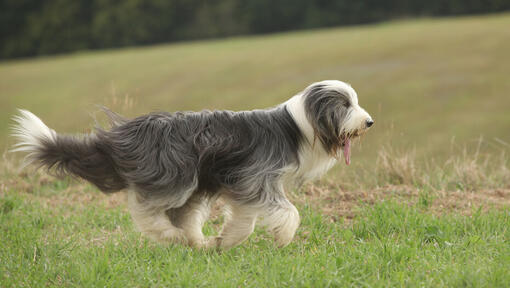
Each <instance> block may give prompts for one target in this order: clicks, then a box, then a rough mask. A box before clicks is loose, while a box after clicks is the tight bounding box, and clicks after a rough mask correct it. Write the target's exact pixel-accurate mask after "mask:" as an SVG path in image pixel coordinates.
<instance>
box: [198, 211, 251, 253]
mask: <svg viewBox="0 0 510 288" xmlns="http://www.w3.org/2000/svg"><path fill="white" fill-rule="evenodd" d="M258 214H259V210H258V209H254V208H252V207H250V206H246V205H237V204H230V205H229V209H228V213H226V220H225V224H224V225H223V228H222V229H221V232H220V235H219V236H217V237H212V238H211V239H210V240H209V242H208V245H207V246H208V247H220V248H227V249H228V248H231V247H234V246H236V245H238V244H240V243H241V242H243V241H244V240H246V239H247V238H248V237H249V236H250V234H251V233H252V232H253V230H254V229H255V222H256V220H257V216H258Z"/></svg>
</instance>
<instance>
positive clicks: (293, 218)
mask: <svg viewBox="0 0 510 288" xmlns="http://www.w3.org/2000/svg"><path fill="white" fill-rule="evenodd" d="M262 224H263V225H265V226H267V228H268V230H269V231H270V232H271V233H272V234H273V235H274V237H275V241H276V244H277V245H278V246H279V247H284V246H287V245H288V244H289V243H290V242H291V241H292V238H294V234H295V233H296V230H297V228H298V227H299V212H298V210H297V209H296V207H295V206H294V205H292V203H290V202H289V201H288V200H287V199H285V200H284V201H281V202H279V203H271V204H269V205H268V206H267V207H266V209H265V213H264V215H263V219H262Z"/></svg>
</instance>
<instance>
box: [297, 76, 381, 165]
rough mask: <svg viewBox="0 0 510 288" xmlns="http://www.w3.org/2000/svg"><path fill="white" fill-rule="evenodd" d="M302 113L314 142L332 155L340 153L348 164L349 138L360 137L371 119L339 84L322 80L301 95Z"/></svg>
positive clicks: (348, 88) (346, 87) (350, 91)
mask: <svg viewBox="0 0 510 288" xmlns="http://www.w3.org/2000/svg"><path fill="white" fill-rule="evenodd" d="M301 96H302V97H303V105H304V110H305V111H304V112H305V114H306V117H307V119H308V122H309V123H310V125H311V126H312V129H313V134H314V141H315V139H318V140H319V141H320V142H321V143H322V145H323V146H324V149H325V150H326V151H327V152H328V153H330V154H331V155H333V156H335V157H336V156H337V155H338V152H339V150H340V149H342V150H343V153H344V158H345V163H346V164H347V165H349V164H350V150H351V139H353V138H355V137H359V136H360V135H362V134H364V133H365V132H366V131H367V130H368V129H369V128H370V127H371V126H372V125H373V124H374V120H373V119H372V117H370V115H369V114H368V113H367V112H366V111H365V110H364V109H363V108H361V107H360V106H359V105H358V95H357V94H356V91H354V89H353V88H352V87H351V86H350V85H349V84H346V83H344V82H341V81H336V80H326V81H321V82H316V83H314V84H312V85H310V86H308V87H307V88H306V89H305V90H304V91H303V92H302V94H301Z"/></svg>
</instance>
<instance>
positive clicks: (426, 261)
mask: <svg viewBox="0 0 510 288" xmlns="http://www.w3.org/2000/svg"><path fill="white" fill-rule="evenodd" d="M508 27H510V14H498V15H490V16H472V17H462V18H443V19H417V20H404V21H395V22H385V23H380V24H376V25H367V26H354V27H346V28H334V29H322V30H311V31H301V32H291V33H284V34H274V35H266V36H256V37H236V38H228V39H222V40H214V41H197V42H189V43H179V44H172V45H158V46H151V47H143V48H129V49H121V50H107V51H96V52H80V53H74V54H71V55H63V56H56V57H45V58H37V59H27V60H16V61H7V62H2V63H0V139H2V140H1V142H0V149H2V150H3V151H6V150H7V149H8V147H9V145H11V144H13V139H11V138H9V137H8V136H7V135H8V131H9V125H10V124H11V123H12V122H11V121H10V118H11V117H12V115H13V114H14V113H16V108H24V109H28V110H31V111H32V112H34V113H35V114H37V115H38V116H40V117H41V119H43V120H44V121H45V122H46V123H47V124H48V125H49V126H50V127H52V128H54V129H55V130H57V131H58V132H63V133H86V132H90V131H91V130H92V129H93V126H94V119H97V121H98V122H100V123H101V122H102V121H103V120H104V119H103V118H102V117H101V115H100V113H98V112H97V111H98V109H97V107H96V106H95V105H97V104H101V105H105V106H108V107H111V108H112V109H113V110H115V111H118V112H120V113H121V114H124V115H126V116H128V117H131V116H135V115H138V114H140V113H146V112H149V111H154V110H166V111H175V110H202V109H231V110H245V109H255V108H264V107H268V106H273V105H276V104H278V103H281V102H283V101H285V100H286V99H288V98H290V97H291V96H292V95H293V94H295V93H297V92H299V91H300V90H301V89H303V88H304V87H305V86H307V85H308V84H310V83H311V82H314V81H319V80H323V79H339V80H343V81H346V82H349V83H351V84H352V86H353V87H354V88H355V89H356V90H357V91H358V95H359V99H360V104H361V105H362V106H363V107H364V108H365V109H366V110H367V111H369V112H370V113H371V115H372V116H373V118H374V119H375V121H376V123H375V125H374V127H373V129H371V131H370V132H369V133H368V134H367V135H365V136H364V137H363V139H361V141H360V142H359V143H356V145H355V147H354V150H353V155H352V162H353V164H351V166H345V165H344V164H343V163H339V165H337V167H335V168H334V169H333V170H332V171H331V172H330V173H328V175H326V176H325V177H324V178H323V179H321V180H319V181H316V182H313V183H309V184H307V185H305V186H304V187H302V188H300V189H292V190H289V194H290V197H291V198H292V199H294V202H295V203H296V204H297V206H298V208H299V210H300V213H301V217H302V223H301V227H300V228H299V229H298V233H297V236H296V238H295V240H294V241H293V242H292V243H291V244H290V245H289V246H288V247H286V248H283V249H277V248H275V247H274V245H273V243H272V241H271V239H269V237H268V236H267V235H266V234H265V233H264V232H263V231H262V230H257V232H256V233H255V234H254V235H252V236H251V237H250V238H249V240H248V241H247V242H246V243H245V244H243V245H241V246H239V247H236V248H234V249H231V250H228V251H222V252H221V251H212V250H211V251H209V250H193V249H190V248H186V247H180V246H171V245H161V244H157V243H153V242H151V241H149V240H147V239H144V238H143V237H141V235H140V234H139V233H137V232H136V231H135V230H134V227H133V224H132V223H131V220H130V217H129V214H128V213H127V210H126V205H125V199H124V195H123V194H122V193H119V194H115V195H113V196H104V195H102V194H101V193H100V192H99V191H98V190H97V189H95V188H94V187H92V186H90V185H88V184H86V183H83V182H81V181H77V180H74V179H57V178H54V177H52V176H49V175H47V174H46V173H45V172H44V171H37V172H36V171H34V170H33V169H32V168H28V169H25V170H23V171H20V170H19V166H20V165H19V155H12V154H9V153H4V157H3V158H2V164H1V165H0V286H1V287H39V286H66V287H68V286H79V287H97V286H108V287H121V286H129V287H168V286H173V287H195V286H204V287H234V286H237V287H239V286H249V287H264V286H275V287H285V286H289V287H296V286H302V287H323V286H333V287H344V286H355V287H381V286H404V287H423V286H429V287H430V286H432V287H505V286H507V284H508V283H510V273H508V271H510V230H509V227H510V163H509V161H508V157H507V156H506V155H507V154H508V152H510V144H509V143H510V113H509V108H510V95H509V92H508V91H510V81H509V79H508V72H509V71H510V57H508V51H510V29H508ZM215 215H216V216H215V217H214V219H213V220H211V221H210V222H209V223H208V225H207V227H206V229H205V230H206V232H207V234H214V233H215V232H214V231H215V230H216V229H218V226H219V225H220V224H221V221H222V218H221V216H219V213H218V212H217V211H216V213H215Z"/></svg>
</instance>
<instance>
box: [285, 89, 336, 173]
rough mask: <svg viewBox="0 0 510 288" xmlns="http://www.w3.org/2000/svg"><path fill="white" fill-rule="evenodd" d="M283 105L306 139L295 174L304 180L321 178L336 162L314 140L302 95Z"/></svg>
mask: <svg viewBox="0 0 510 288" xmlns="http://www.w3.org/2000/svg"><path fill="white" fill-rule="evenodd" d="M284 105H285V106H286V107H287V110H288V111H289V113H290V115H291V116H292V118H293V119H294V121H295V122H296V124H297V126H298V127H299V130H301V133H303V136H304V137H305V139H306V141H305V143H304V144H303V145H301V149H300V151H299V162H300V166H299V169H298V171H297V174H298V175H300V176H302V177H303V178H304V179H305V180H309V179H314V178H317V177H320V176H322V175H323V174H325V173H326V172H328V170H329V169H331V167H333V165H334V164H335V162H336V161H335V158H334V157H332V156H331V155H329V154H328V153H327V152H326V150H324V147H323V146H322V143H320V141H318V140H316V139H315V132H314V130H313V128H312V125H311V124H310V122H309V121H308V118H307V117H306V112H305V106H304V97H303V94H297V95H296V96H294V97H292V98H290V99H289V100H288V101H287V102H285V103H284Z"/></svg>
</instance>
